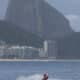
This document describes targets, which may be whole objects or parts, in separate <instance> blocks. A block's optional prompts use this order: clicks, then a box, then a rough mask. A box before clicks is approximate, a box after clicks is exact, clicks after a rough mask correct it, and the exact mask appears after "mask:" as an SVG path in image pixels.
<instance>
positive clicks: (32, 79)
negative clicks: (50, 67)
mask: <svg viewBox="0 0 80 80" xmlns="http://www.w3.org/2000/svg"><path fill="white" fill-rule="evenodd" d="M42 77H43V76H42V75H41V74H35V75H30V76H18V77H17V78H16V80H42ZM48 80H60V79H55V78H49V79H48Z"/></svg>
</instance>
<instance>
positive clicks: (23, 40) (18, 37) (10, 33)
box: [0, 21, 44, 48]
mask: <svg viewBox="0 0 80 80" xmlns="http://www.w3.org/2000/svg"><path fill="white" fill-rule="evenodd" d="M0 40H2V41H5V42H6V43H7V44H10V45H27V46H34V47H37V48H38V47H42V46H43V41H44V40H43V39H42V38H40V37H39V36H37V35H35V34H33V33H30V32H28V31H25V30H23V29H22V28H20V27H18V26H16V25H13V24H11V23H9V22H6V21H0Z"/></svg>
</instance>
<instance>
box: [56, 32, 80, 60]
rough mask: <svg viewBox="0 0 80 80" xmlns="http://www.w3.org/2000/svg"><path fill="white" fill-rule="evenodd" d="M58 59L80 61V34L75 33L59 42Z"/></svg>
mask: <svg viewBox="0 0 80 80" xmlns="http://www.w3.org/2000/svg"><path fill="white" fill-rule="evenodd" d="M57 58H61V59H80V32H74V33H72V34H71V35H68V36H65V37H64V38H62V39H60V40H59V41H58V54H57Z"/></svg>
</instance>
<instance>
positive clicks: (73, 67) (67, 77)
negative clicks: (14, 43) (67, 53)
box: [0, 61, 80, 80]
mask: <svg viewBox="0 0 80 80" xmlns="http://www.w3.org/2000/svg"><path fill="white" fill-rule="evenodd" d="M45 72H48V74H49V80H80V62H79V61H78V62H74V61H72V62H71V61H67V62H65V61H63V62H60V61H57V62H56V61H49V62H43V61H35V62H34V61H14V62H10V61H7V62H5V61H4V62H0V80H40V79H41V76H42V74H43V73H45Z"/></svg>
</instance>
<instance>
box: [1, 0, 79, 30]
mask: <svg viewBox="0 0 80 80" xmlns="http://www.w3.org/2000/svg"><path fill="white" fill-rule="evenodd" d="M47 1H48V2H49V3H50V4H51V5H52V6H54V7H55V8H57V10H59V11H60V12H61V13H63V14H64V15H65V16H66V17H67V18H68V19H69V21H70V24H71V26H72V28H73V29H74V30H75V31H80V0H47ZM7 4H8V0H0V19H3V18H4V16H5V12H6V8H7Z"/></svg>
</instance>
